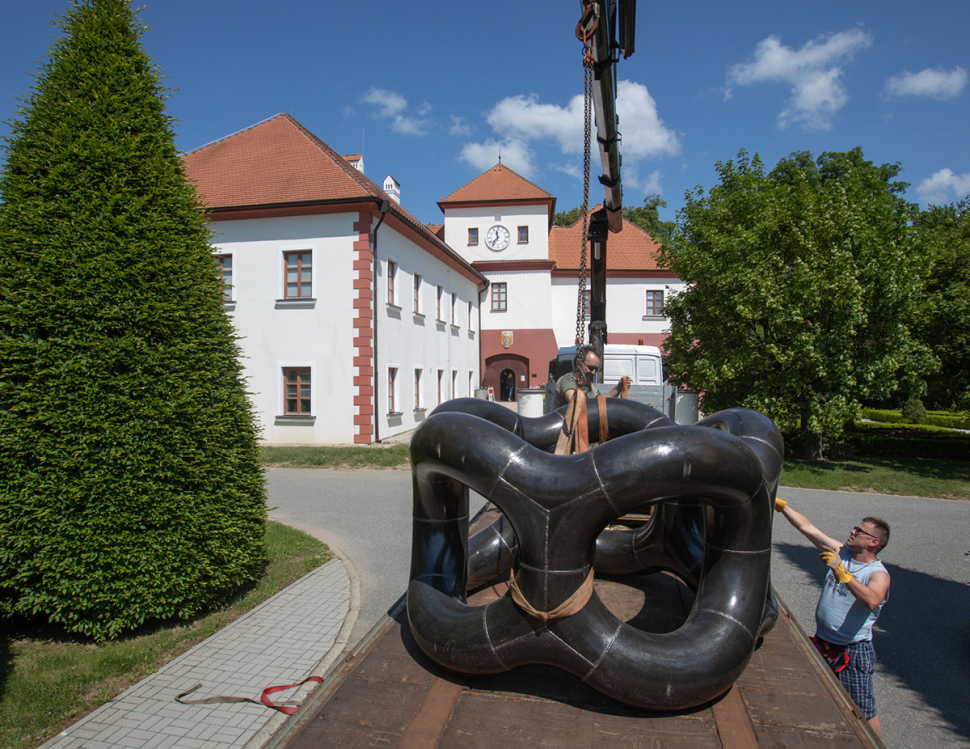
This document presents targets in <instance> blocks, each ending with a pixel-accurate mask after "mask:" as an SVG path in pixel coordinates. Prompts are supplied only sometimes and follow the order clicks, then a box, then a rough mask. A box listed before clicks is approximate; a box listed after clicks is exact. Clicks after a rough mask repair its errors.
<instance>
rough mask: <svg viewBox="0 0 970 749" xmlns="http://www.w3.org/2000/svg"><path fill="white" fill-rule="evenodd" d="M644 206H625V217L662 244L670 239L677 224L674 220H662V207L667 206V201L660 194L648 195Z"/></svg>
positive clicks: (644, 200)
mask: <svg viewBox="0 0 970 749" xmlns="http://www.w3.org/2000/svg"><path fill="white" fill-rule="evenodd" d="M643 203H644V205H643V207H642V208H630V207H624V209H623V218H625V219H626V220H627V221H629V222H630V223H631V224H635V225H636V226H639V227H640V228H641V229H643V230H644V231H645V232H646V233H647V234H649V235H650V236H651V237H653V238H654V240H656V241H657V242H659V243H660V244H663V243H664V242H667V241H669V240H670V237H671V236H672V235H673V233H674V230H675V229H676V228H677V224H676V222H674V221H661V220H660V209H661V208H666V207H667V201H666V200H662V199H661V198H660V196H659V195H647V197H645V198H644V199H643Z"/></svg>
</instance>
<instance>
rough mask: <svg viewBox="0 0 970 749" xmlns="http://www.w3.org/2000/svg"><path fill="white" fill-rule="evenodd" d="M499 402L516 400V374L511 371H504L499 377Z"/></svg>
mask: <svg viewBox="0 0 970 749" xmlns="http://www.w3.org/2000/svg"><path fill="white" fill-rule="evenodd" d="M499 400H503V401H514V400H515V372H513V371H512V370H511V369H503V370H502V374H501V375H499Z"/></svg>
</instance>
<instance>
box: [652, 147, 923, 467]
mask: <svg viewBox="0 0 970 749" xmlns="http://www.w3.org/2000/svg"><path fill="white" fill-rule="evenodd" d="M717 170H718V173H719V175H720V184H718V185H717V186H715V187H714V188H712V189H711V190H710V191H709V192H707V193H705V192H704V191H703V189H701V188H698V189H697V190H696V191H694V192H693V193H689V194H688V195H687V197H686V205H685V207H684V208H683V209H682V210H681V212H680V214H679V218H680V226H679V228H678V230H677V231H676V233H675V234H674V236H673V237H672V238H671V240H670V241H669V242H667V243H665V244H664V245H663V249H662V253H661V258H662V259H661V263H662V264H663V265H664V266H665V267H667V268H669V269H670V270H672V271H674V272H675V273H676V274H677V276H678V277H679V278H682V279H684V280H686V281H688V282H690V283H689V285H688V287H687V288H686V290H685V291H684V292H683V293H681V294H679V295H676V296H674V297H673V298H671V299H670V300H669V302H668V304H667V308H666V311H667V314H668V315H669V316H670V321H671V334H670V337H669V338H668V340H667V343H666V345H665V348H666V356H667V359H668V361H669V363H670V368H671V379H673V380H675V381H676V382H678V383H680V384H689V385H690V386H692V387H695V388H697V389H699V390H700V391H702V394H703V395H702V397H703V408H704V410H705V411H708V412H710V411H714V410H719V409H722V408H726V407H733V406H747V407H751V408H755V409H758V410H760V411H762V412H763V413H765V414H766V415H768V416H769V417H771V418H772V419H774V420H775V422H776V423H778V424H779V426H780V427H781V428H782V429H783V430H785V431H786V432H788V433H789V434H791V435H795V436H796V437H808V438H809V439H808V440H807V441H808V443H809V444H810V445H812V447H813V452H815V453H816V454H817V453H818V451H819V450H820V445H821V443H820V441H819V440H818V435H821V434H823V433H825V434H829V435H835V434H838V433H839V432H840V431H841V430H842V428H843V425H844V424H845V423H846V422H847V421H848V420H850V419H852V418H854V417H855V416H856V415H857V413H858V406H859V403H860V401H861V400H862V399H865V398H869V397H878V396H884V395H887V394H890V393H893V392H895V391H896V390H898V389H900V388H904V389H909V390H911V389H914V388H917V387H918V383H919V381H920V377H921V376H922V374H924V373H925V372H926V371H927V370H928V369H931V368H932V365H933V361H934V360H933V357H932V355H931V354H930V352H929V351H928V350H927V347H926V346H924V345H922V344H920V343H919V342H918V341H916V340H915V339H914V337H913V336H912V334H911V332H910V329H909V324H908V321H910V320H912V319H913V315H914V310H915V300H916V297H917V295H918V293H919V289H920V286H921V281H920V279H921V272H922V271H921V263H920V258H919V256H918V252H917V243H916V241H915V238H914V232H913V230H912V228H911V225H910V224H911V221H912V220H913V218H914V216H915V213H916V210H917V209H916V207H915V206H913V205H911V204H909V203H906V202H905V201H904V200H902V199H901V198H900V194H901V193H902V192H903V191H904V190H905V188H906V185H905V183H902V182H897V181H894V180H895V178H896V176H897V175H898V173H899V170H900V168H899V166H898V165H893V164H884V165H882V166H876V165H874V164H873V163H872V162H869V161H866V160H865V158H864V156H863V153H862V151H861V149H858V148H857V149H854V150H852V151H849V152H847V153H824V154H822V155H821V156H820V157H818V159H813V157H812V155H811V154H809V153H795V154H792V155H791V156H789V157H787V158H785V159H782V160H781V161H780V162H779V163H778V165H777V166H776V167H775V168H774V169H773V170H772V171H770V172H768V171H766V169H765V167H764V165H763V163H762V162H761V160H760V158H759V157H758V156H757V155H755V156H754V157H753V158H749V157H748V155H747V154H746V153H745V152H743V151H742V152H741V153H740V154H739V156H738V158H737V160H733V161H728V162H726V163H718V164H717Z"/></svg>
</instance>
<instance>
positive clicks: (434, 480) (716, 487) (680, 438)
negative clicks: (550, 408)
mask: <svg viewBox="0 0 970 749" xmlns="http://www.w3.org/2000/svg"><path fill="white" fill-rule="evenodd" d="M608 412H609V428H610V431H611V433H612V434H613V435H620V436H618V437H616V438H612V439H610V441H608V442H606V443H604V444H601V445H598V446H596V447H594V448H592V449H591V450H589V451H588V452H585V453H581V454H578V455H569V456H555V455H551V454H550V453H549V452H547V450H551V449H552V447H553V446H554V445H555V442H556V438H557V436H558V434H559V431H560V429H561V427H562V423H563V413H562V412H561V411H560V412H553V413H552V414H548V415H547V416H544V417H541V418H536V419H527V418H520V417H518V416H516V415H515V414H514V413H512V412H511V411H509V410H507V409H505V408H504V407H502V406H498V405H497V404H493V403H489V402H487V401H481V400H475V399H458V400H455V401H451V402H449V403H447V404H445V405H444V406H442V407H439V408H438V409H436V410H435V412H434V413H433V414H432V415H431V417H430V418H429V419H428V420H427V421H426V422H425V423H424V424H423V425H422V426H421V427H420V428H419V429H418V430H417V431H416V432H415V434H414V436H413V437H412V440H411V465H412V476H413V492H414V528H413V544H412V558H411V582H410V584H409V586H408V617H409V621H410V625H411V630H412V632H413V633H414V636H415V638H416V639H417V642H418V643H419V644H420V646H421V648H422V649H423V650H424V652H425V653H427V654H428V656H429V657H431V658H432V659H433V660H435V661H436V662H437V663H439V664H441V665H443V666H445V667H447V668H450V669H452V670H454V671H458V672H461V673H468V674H486V673H496V672H501V671H507V670H509V669H511V668H514V667H516V666H519V665H524V664H529V663H541V664H547V665H554V666H558V667H560V668H562V669H564V670H566V671H569V672H570V673H573V674H575V675H576V676H578V677H579V678H581V679H582V680H583V681H585V682H586V683H588V684H590V685H591V686H593V687H595V688H596V689H598V690H600V691H601V692H603V693H605V694H607V695H609V696H611V697H613V698H615V699H617V700H619V701H621V702H625V703H628V704H631V705H635V706H638V707H643V708H650V709H658V710H660V709H662V710H670V709H682V708H687V707H692V706H695V705H699V704H702V703H704V702H707V701H709V700H711V699H713V698H715V697H717V696H718V695H719V694H721V693H722V692H724V691H725V690H727V689H728V688H729V687H730V686H731V685H732V684H733V683H734V681H735V680H736V679H737V678H738V676H739V675H740V674H741V672H742V671H743V669H744V667H745V665H746V664H747V662H748V660H749V659H750V657H751V654H752V652H753V651H754V648H755V644H756V641H757V639H758V637H759V635H760V634H762V633H763V632H764V631H766V630H767V629H768V628H770V626H771V625H772V624H773V622H774V619H775V617H776V615H777V612H776V610H775V608H774V605H773V600H772V596H771V591H770V585H769V560H770V551H771V521H772V512H771V508H772V503H773V501H774V495H775V491H776V489H777V482H778V476H779V474H780V472H781V465H782V454H783V443H782V440H781V436H780V434H779V433H778V430H777V429H776V428H775V426H774V424H772V422H771V421H769V420H768V419H767V418H766V417H764V416H762V415H761V414H759V413H757V412H755V411H748V410H743V409H735V410H731V411H725V412H722V413H720V414H716V415H714V416H712V417H709V418H708V419H705V420H704V421H702V422H700V423H699V424H697V425H695V426H692V427H679V426H675V425H673V424H672V423H671V422H670V421H669V420H668V419H666V418H665V417H664V416H663V415H662V414H660V413H659V412H658V411H655V410H654V409H652V408H649V407H647V406H643V405H641V404H638V403H635V402H632V401H626V400H615V399H610V400H609V406H608ZM599 416H600V414H599V411H598V404H597V403H596V402H593V401H590V402H589V404H588V419H589V427H590V430H591V432H593V433H595V432H596V430H597V429H598V423H599ZM469 488H470V489H472V490H474V491H476V492H478V493H479V494H481V495H482V496H483V497H485V498H486V499H487V500H489V502H491V503H494V505H496V506H497V507H498V508H499V509H500V510H501V512H502V517H501V520H500V521H497V522H496V523H495V524H493V525H492V526H491V527H489V528H488V529H487V530H486V531H484V532H482V533H480V534H478V535H477V536H475V537H474V538H472V539H471V540H469V538H468V527H469V517H468V491H469ZM646 506H653V507H654V512H653V516H652V519H651V521H650V522H649V523H648V524H647V525H645V526H644V527H643V528H641V529H639V530H637V531H625V532H623V531H604V529H605V528H606V526H607V525H608V524H610V523H612V522H613V521H615V520H616V519H617V518H619V517H621V516H623V515H624V514H626V513H628V512H630V511H632V510H635V509H643V508H644V507H646ZM594 568H595V569H596V570H597V571H600V572H605V573H610V574H620V573H627V572H640V571H645V570H651V569H668V570H672V571H673V572H675V573H676V574H677V575H678V576H679V577H681V579H683V580H684V581H685V582H686V583H687V584H688V585H690V586H691V587H692V588H694V589H695V590H696V598H695V602H694V606H693V608H692V610H691V612H690V614H689V616H688V618H687V620H686V622H685V623H684V624H683V626H682V627H680V628H679V629H678V630H676V631H675V632H669V633H662V634H658V633H650V632H643V631H641V630H638V629H634V628H633V627H631V626H629V625H627V624H625V623H623V622H621V621H620V620H619V619H617V618H616V617H615V616H614V615H613V614H612V613H611V612H610V611H609V610H608V609H607V608H606V606H604V605H603V603H602V602H601V601H600V599H599V598H598V596H597V595H596V592H595V591H594V590H593V585H592V581H593V570H594ZM507 569H511V578H510V592H509V594H508V595H506V596H504V597H502V598H500V599H498V600H497V601H494V602H492V603H490V604H488V605H485V606H469V605H468V604H467V603H466V598H465V596H466V590H467V589H469V587H472V586H475V585H479V584H481V583H483V582H485V581H487V580H488V579H490V578H491V577H492V576H494V575H495V574H498V573H499V572H502V571H504V570H507Z"/></svg>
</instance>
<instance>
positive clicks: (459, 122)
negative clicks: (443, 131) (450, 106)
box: [449, 115, 472, 137]
mask: <svg viewBox="0 0 970 749" xmlns="http://www.w3.org/2000/svg"><path fill="white" fill-rule="evenodd" d="M449 132H450V133H451V134H452V135H454V136H458V137H461V136H464V135H471V132H472V129H471V126H470V125H466V124H465V118H464V117H455V115H451V129H450V130H449Z"/></svg>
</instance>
